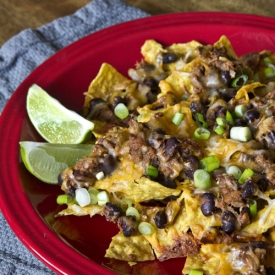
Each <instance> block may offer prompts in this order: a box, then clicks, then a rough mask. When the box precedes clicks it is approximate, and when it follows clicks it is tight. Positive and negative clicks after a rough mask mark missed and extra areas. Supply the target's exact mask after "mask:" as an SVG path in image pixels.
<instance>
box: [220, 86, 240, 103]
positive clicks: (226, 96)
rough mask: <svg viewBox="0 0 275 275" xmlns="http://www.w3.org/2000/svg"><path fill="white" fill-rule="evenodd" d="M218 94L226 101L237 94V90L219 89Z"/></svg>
mask: <svg viewBox="0 0 275 275" xmlns="http://www.w3.org/2000/svg"><path fill="white" fill-rule="evenodd" d="M218 91H219V94H220V96H221V98H222V99H223V100H225V101H226V102H227V101H229V100H231V99H232V98H234V97H235V96H236V94H237V90H236V89H234V88H226V89H219V90H218Z"/></svg>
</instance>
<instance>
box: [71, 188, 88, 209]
mask: <svg viewBox="0 0 275 275" xmlns="http://www.w3.org/2000/svg"><path fill="white" fill-rule="evenodd" d="M75 199H76V201H77V203H78V204H79V206H81V207H84V206H87V205H89V204H90V203H91V197H90V194H89V192H88V190H87V189H86V188H78V189H76V190H75Z"/></svg>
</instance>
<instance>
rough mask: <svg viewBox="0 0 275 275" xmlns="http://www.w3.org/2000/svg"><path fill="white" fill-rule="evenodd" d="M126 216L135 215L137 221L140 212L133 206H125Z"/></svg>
mask: <svg viewBox="0 0 275 275" xmlns="http://www.w3.org/2000/svg"><path fill="white" fill-rule="evenodd" d="M126 216H135V217H136V220H137V221H139V220H140V214H139V213H138V211H137V209H136V208H135V207H133V206H130V207H128V208H127V210H126Z"/></svg>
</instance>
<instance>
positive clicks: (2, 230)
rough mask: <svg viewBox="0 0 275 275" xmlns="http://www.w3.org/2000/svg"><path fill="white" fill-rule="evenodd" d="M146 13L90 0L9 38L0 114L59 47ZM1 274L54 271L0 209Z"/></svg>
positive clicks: (0, 51) (2, 57)
mask: <svg viewBox="0 0 275 275" xmlns="http://www.w3.org/2000/svg"><path fill="white" fill-rule="evenodd" d="M146 16H149V14H147V13H145V12H143V11H141V10H139V9H137V8H134V7H131V6H129V5H128V4H126V3H125V2H123V1H120V0H93V1H91V2H90V3H89V4H87V5H86V6H85V7H83V8H81V9H80V10H78V11H77V12H76V13H74V14H73V15H70V16H66V17H63V18H59V19H57V20H55V21H53V22H51V23H49V24H47V25H44V26H42V27H40V28H38V29H26V30H24V31H22V32H20V33H19V34H18V35H16V36H14V37H12V38H11V39H10V40H9V41H7V42H6V43H5V44H4V45H3V46H2V47H1V48H0V113H1V111H2V110H3V108H4V106H5V104H6V103H7V101H8V99H9V98H10V97H11V95H12V93H13V92H14V91H15V90H16V88H17V87H18V86H19V85H20V83H21V82H22V81H23V80H24V79H25V78H26V77H27V76H28V75H29V74H30V73H31V72H32V71H33V70H34V69H35V68H36V67H37V66H38V65H40V64H41V63H42V62H43V61H44V60H46V59H47V58H49V57H50V56H51V55H53V54H54V53H56V52H57V51H58V50H60V49H62V48H64V47H65V46H67V45H69V44H71V43H72V42H74V41H76V40H78V39H80V38H82V37H84V36H87V35H89V34H91V33H93V32H95V31H98V30H100V29H103V28H107V27H109V26H112V25H115V24H118V23H121V22H125V21H130V20H133V19H137V18H142V17H146ZM0 274H1V275H17V274H18V275H44V274H47V275H50V274H55V273H54V272H52V271H51V270H50V269H49V268H48V267H46V266H45V265H44V264H43V263H42V262H40V261H39V260H38V259H36V258H35V257H34V256H33V255H32V254H31V253H30V252H29V251H28V250H27V248H26V247H25V246H24V245H23V244H22V243H21V242H20V240H19V239H18V238H17V237H16V236H15V235H14V233H13V232H12V230H11V229H10V227H9V226H8V224H7V223H6V221H5V218H4V217H3V215H2V213H1V212H0ZM79 275H81V274H79Z"/></svg>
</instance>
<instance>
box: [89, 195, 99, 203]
mask: <svg viewBox="0 0 275 275" xmlns="http://www.w3.org/2000/svg"><path fill="white" fill-rule="evenodd" d="M90 198H91V202H90V204H92V205H95V204H97V203H98V198H97V195H95V194H90Z"/></svg>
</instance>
